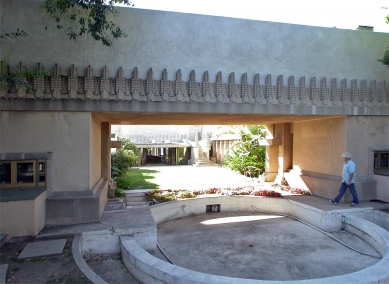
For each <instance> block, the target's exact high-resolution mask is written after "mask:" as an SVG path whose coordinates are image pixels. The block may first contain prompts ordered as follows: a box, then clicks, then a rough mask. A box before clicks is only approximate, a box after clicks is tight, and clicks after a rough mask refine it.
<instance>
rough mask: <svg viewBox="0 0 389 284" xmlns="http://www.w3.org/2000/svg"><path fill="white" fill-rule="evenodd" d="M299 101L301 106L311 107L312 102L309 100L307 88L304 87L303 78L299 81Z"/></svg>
mask: <svg viewBox="0 0 389 284" xmlns="http://www.w3.org/2000/svg"><path fill="white" fill-rule="evenodd" d="M299 91H300V92H299V96H298V97H299V100H300V102H301V105H302V106H311V105H312V101H311V99H310V91H309V88H308V87H307V86H306V85H305V76H303V77H300V79H299Z"/></svg>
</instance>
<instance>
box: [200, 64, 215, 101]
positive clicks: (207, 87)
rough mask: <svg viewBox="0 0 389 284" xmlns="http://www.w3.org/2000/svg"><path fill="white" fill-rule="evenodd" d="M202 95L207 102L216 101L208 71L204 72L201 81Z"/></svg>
mask: <svg viewBox="0 0 389 284" xmlns="http://www.w3.org/2000/svg"><path fill="white" fill-rule="evenodd" d="M202 96H203V98H204V102H207V103H216V102H217V98H216V96H215V93H214V91H213V85H212V83H211V82H209V74H208V71H205V72H204V75H203V83H202Z"/></svg>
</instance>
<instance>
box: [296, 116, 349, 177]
mask: <svg viewBox="0 0 389 284" xmlns="http://www.w3.org/2000/svg"><path fill="white" fill-rule="evenodd" d="M346 139H347V118H346V117H336V118H328V119H320V120H312V121H306V122H296V123H294V124H293V165H297V166H299V167H300V168H301V169H302V170H304V171H309V172H315V173H320V174H327V175H335V176H340V175H341V173H342V164H343V160H342V156H341V155H342V153H343V152H346V150H347V149H346V146H347V141H346Z"/></svg>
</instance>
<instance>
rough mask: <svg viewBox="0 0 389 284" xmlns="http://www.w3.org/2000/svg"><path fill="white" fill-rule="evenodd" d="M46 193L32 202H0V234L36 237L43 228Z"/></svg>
mask: <svg viewBox="0 0 389 284" xmlns="http://www.w3.org/2000/svg"><path fill="white" fill-rule="evenodd" d="M46 198H47V192H43V193H42V194H40V195H39V196H38V197H37V198H35V199H34V200H21V201H12V202H1V206H0V234H7V235H9V236H17V237H19V236H36V235H37V234H38V233H39V232H40V231H41V230H42V229H43V228H44V226H45V217H46V212H45V201H46Z"/></svg>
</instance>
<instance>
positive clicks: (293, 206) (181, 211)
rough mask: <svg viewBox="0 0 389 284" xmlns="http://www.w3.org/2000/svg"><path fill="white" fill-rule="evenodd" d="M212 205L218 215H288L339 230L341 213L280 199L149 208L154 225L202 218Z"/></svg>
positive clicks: (213, 199)
mask: <svg viewBox="0 0 389 284" xmlns="http://www.w3.org/2000/svg"><path fill="white" fill-rule="evenodd" d="M212 204H220V211H221V212H256V211H258V210H263V211H267V212H274V213H283V214H288V215H292V216H295V217H297V218H299V219H301V220H303V221H305V222H308V223H310V224H312V225H314V226H316V227H318V228H320V229H322V230H325V231H328V232H329V231H339V230H340V229H341V228H342V212H343V211H342V210H331V211H324V210H320V209H318V208H315V207H312V206H309V205H306V204H302V203H299V202H297V201H293V200H289V199H287V198H279V197H257V196H228V197H227V196H214V195H212V196H207V197H197V198H193V199H185V200H179V201H171V202H166V203H163V204H157V205H153V206H151V207H150V209H151V212H152V213H153V217H154V220H155V223H157V224H159V223H162V222H165V221H167V220H172V219H175V218H180V217H185V216H189V215H191V214H203V213H205V212H206V206H207V205H212ZM359 210H360V209H359ZM307 213H309V214H307Z"/></svg>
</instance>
